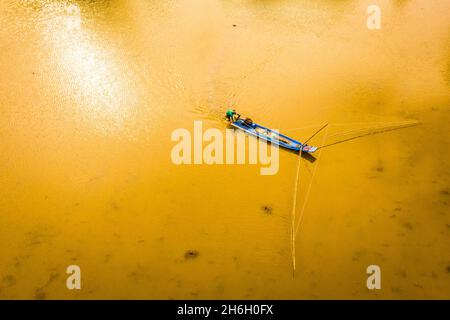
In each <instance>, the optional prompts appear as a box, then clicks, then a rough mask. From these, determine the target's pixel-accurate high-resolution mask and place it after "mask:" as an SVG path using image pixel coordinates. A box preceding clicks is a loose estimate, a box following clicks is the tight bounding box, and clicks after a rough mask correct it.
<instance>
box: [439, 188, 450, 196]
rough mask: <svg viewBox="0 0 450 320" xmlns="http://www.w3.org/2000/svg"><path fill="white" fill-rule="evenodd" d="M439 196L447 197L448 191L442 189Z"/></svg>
mask: <svg viewBox="0 0 450 320" xmlns="http://www.w3.org/2000/svg"><path fill="white" fill-rule="evenodd" d="M440 194H442V195H443V196H448V195H449V194H450V192H449V191H448V189H443V190H441V192H440Z"/></svg>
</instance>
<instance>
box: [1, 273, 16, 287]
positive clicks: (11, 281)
mask: <svg viewBox="0 0 450 320" xmlns="http://www.w3.org/2000/svg"><path fill="white" fill-rule="evenodd" d="M2 284H4V286H5V287H11V286H13V285H15V284H16V278H14V276H12V275H7V276H5V277H4V278H3V279H2Z"/></svg>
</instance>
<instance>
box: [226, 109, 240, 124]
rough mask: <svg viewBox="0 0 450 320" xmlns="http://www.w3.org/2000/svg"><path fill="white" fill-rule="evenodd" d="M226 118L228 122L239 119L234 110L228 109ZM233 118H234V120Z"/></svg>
mask: <svg viewBox="0 0 450 320" xmlns="http://www.w3.org/2000/svg"><path fill="white" fill-rule="evenodd" d="M226 117H227V120H228V121H230V122H235V121H236V120H238V119H239V118H240V117H241V115H240V114H238V113H236V110H235V109H228V110H227V114H226ZM235 117H236V119H235Z"/></svg>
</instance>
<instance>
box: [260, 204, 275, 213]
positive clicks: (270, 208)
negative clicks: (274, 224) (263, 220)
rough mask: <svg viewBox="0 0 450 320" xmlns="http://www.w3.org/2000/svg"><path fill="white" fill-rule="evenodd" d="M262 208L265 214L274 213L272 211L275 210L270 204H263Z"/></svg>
mask: <svg viewBox="0 0 450 320" xmlns="http://www.w3.org/2000/svg"><path fill="white" fill-rule="evenodd" d="M261 210H262V211H263V212H264V213H265V214H272V212H273V208H272V207H271V206H270V205H263V206H261Z"/></svg>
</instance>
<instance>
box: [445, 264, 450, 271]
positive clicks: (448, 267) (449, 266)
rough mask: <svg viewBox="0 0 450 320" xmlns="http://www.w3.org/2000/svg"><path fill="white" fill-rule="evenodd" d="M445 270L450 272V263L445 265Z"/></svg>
mask: <svg viewBox="0 0 450 320" xmlns="http://www.w3.org/2000/svg"><path fill="white" fill-rule="evenodd" d="M445 271H447V273H450V264H449V265H448V266H447V268H445Z"/></svg>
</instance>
